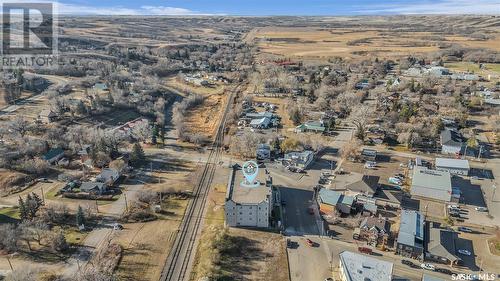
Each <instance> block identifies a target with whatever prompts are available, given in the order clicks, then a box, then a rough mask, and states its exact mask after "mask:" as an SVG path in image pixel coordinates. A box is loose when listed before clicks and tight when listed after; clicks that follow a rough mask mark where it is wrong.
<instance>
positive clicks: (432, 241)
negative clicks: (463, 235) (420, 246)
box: [427, 228, 458, 261]
mask: <svg viewBox="0 0 500 281" xmlns="http://www.w3.org/2000/svg"><path fill="white" fill-rule="evenodd" d="M457 237H458V235H457V233H456V232H454V231H449V230H445V229H440V228H431V229H430V231H429V243H428V244H427V251H428V252H429V253H431V254H432V255H435V256H439V257H444V258H447V259H448V260H450V261H456V260H457V259H458V258H457V256H455V239H457Z"/></svg>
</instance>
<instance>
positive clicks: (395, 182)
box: [388, 177, 402, 185]
mask: <svg viewBox="0 0 500 281" xmlns="http://www.w3.org/2000/svg"><path fill="white" fill-rule="evenodd" d="M388 181H389V183H392V184H396V185H401V183H402V182H401V180H400V179H398V178H395V177H390V178H389V180H388Z"/></svg>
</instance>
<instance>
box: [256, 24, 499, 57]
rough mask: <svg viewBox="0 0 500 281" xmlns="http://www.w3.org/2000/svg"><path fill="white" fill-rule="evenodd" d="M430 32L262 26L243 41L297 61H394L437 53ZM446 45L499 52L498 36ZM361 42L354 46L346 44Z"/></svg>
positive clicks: (460, 39)
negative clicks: (331, 59)
mask: <svg viewBox="0 0 500 281" xmlns="http://www.w3.org/2000/svg"><path fill="white" fill-rule="evenodd" d="M431 35H439V34H434V33H431V32H391V31H390V30H386V29H366V28H365V29H361V28H339V29H330V30H327V29H323V28H321V29H320V28H314V27H311V28H303V27H301V28H295V27H275V26H271V27H264V28H257V29H254V30H253V31H251V32H250V33H249V34H248V35H247V37H246V40H247V41H252V40H255V41H257V42H258V44H259V46H260V47H261V49H262V51H263V52H266V53H272V54H277V55H283V56H286V57H299V58H328V57H334V56H340V57H348V58H357V57H363V56H367V55H370V56H379V57H387V58H389V57H390V58H394V57H395V56H396V57H397V56H404V55H408V54H422V53H428V52H434V51H437V50H439V47H438V44H439V43H440V42H439V41H433V40H429V39H428V36H431ZM445 38H446V40H447V42H448V43H458V44H461V45H463V46H466V47H480V48H491V49H494V50H499V49H500V47H499V46H500V36H497V37H496V38H493V39H490V40H487V41H480V40H473V39H471V38H467V37H463V36H448V37H445ZM355 40H362V42H360V43H357V44H354V45H353V44H348V42H352V41H355Z"/></svg>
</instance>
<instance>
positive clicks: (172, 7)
mask: <svg viewBox="0 0 500 281" xmlns="http://www.w3.org/2000/svg"><path fill="white" fill-rule="evenodd" d="M16 1H27V0H0V3H2V2H16ZM37 1H40V0H31V1H29V2H37ZM42 1H46V0H42ZM59 12H60V13H61V14H75V15H234V16H239V15H241V16H271V15H290V16H329V15H331V16H342V15H395V14H495V15H500V0H468V1H467V0H434V1H432V0H421V1H419V0H395V1H383V2H382V1H373V0H351V1H349V0H343V1H340V0H301V1H299V0H106V1H102V0H60V1H59Z"/></svg>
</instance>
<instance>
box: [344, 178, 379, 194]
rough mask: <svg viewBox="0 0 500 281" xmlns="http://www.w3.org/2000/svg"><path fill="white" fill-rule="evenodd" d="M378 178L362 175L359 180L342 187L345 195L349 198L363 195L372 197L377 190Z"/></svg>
mask: <svg viewBox="0 0 500 281" xmlns="http://www.w3.org/2000/svg"><path fill="white" fill-rule="evenodd" d="M379 180H380V177H379V176H369V175H363V176H362V177H361V179H360V180H358V181H355V182H353V183H350V184H348V185H346V186H344V187H343V188H342V189H343V190H345V194H348V195H351V196H358V195H364V196H366V197H369V198H371V197H373V195H375V193H376V192H377V190H378V188H379V184H378V182H379Z"/></svg>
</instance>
